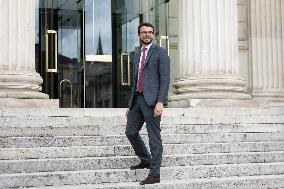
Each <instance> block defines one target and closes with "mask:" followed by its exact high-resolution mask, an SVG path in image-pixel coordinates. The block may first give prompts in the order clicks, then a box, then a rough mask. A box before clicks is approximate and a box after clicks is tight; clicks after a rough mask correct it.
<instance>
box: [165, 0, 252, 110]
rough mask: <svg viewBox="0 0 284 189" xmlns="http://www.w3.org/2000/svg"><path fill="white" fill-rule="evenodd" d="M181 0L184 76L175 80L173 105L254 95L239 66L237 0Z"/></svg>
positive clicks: (171, 101) (181, 64)
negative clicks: (248, 91) (248, 87)
mask: <svg viewBox="0 0 284 189" xmlns="http://www.w3.org/2000/svg"><path fill="white" fill-rule="evenodd" d="M179 3H180V4H179V9H180V10H179V12H180V14H179V20H180V22H179V26H180V32H179V47H180V49H179V51H180V73H179V75H180V78H179V79H177V80H176V81H175V82H174V83H173V87H174V93H175V95H174V96H172V97H170V99H169V100H170V104H169V105H170V106H171V107H188V106H192V105H193V104H192V102H194V101H195V102H197V101H200V100H201V99H203V100H202V101H203V102H205V101H206V102H205V103H207V102H208V103H209V102H210V100H209V99H230V100H231V99H251V96H250V95H247V94H245V93H246V83H245V81H244V79H243V78H241V76H240V70H239V62H238V17H237V0H180V1H179ZM193 99H197V100H193ZM211 101H215V102H216V100H211ZM218 103H219V102H218Z"/></svg>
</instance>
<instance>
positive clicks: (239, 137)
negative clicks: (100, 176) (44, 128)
mask: <svg viewBox="0 0 284 189" xmlns="http://www.w3.org/2000/svg"><path fill="white" fill-rule="evenodd" d="M142 138H143V140H144V141H148V136H147V135H143V136H142ZM162 140H163V143H164V144H190V143H231V142H275V141H284V133H209V134H207V133H206V134H164V135H162ZM128 144H129V141H128V139H127V137H126V136H124V135H109V136H56V137H4V138H0V149H1V148H34V147H67V146H112V145H128Z"/></svg>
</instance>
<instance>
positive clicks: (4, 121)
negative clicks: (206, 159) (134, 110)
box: [0, 114, 284, 127]
mask: <svg viewBox="0 0 284 189" xmlns="http://www.w3.org/2000/svg"><path fill="white" fill-rule="evenodd" d="M19 123H20V124H19ZM240 123H241V124H261V123H264V124H266V123H270V124H281V123H284V116H283V115H277V116H275V115H261V116H223V115H220V116H213V115H210V114H209V115H206V116H163V117H162V121H161V124H162V125H171V124H240ZM114 124H115V125H125V124H126V118H125V117H124V116H109V117H95V116H93V117H91V116H90V117H56V116H51V117H46V116H41V117H15V116H13V117H0V125H1V126H3V127H31V126H32V127H36V126H38V125H41V126H45V127H52V126H58V127H59V126H61V127H64V126H65V127H68V126H90V125H91V126H97V125H104V126H105V127H109V126H111V125H114Z"/></svg>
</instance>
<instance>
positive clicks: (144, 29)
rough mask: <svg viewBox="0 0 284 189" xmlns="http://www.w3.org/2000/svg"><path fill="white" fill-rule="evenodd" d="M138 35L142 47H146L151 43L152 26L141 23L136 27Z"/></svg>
mask: <svg viewBox="0 0 284 189" xmlns="http://www.w3.org/2000/svg"><path fill="white" fill-rule="evenodd" d="M138 35H139V38H140V42H141V43H142V45H144V46H146V45H148V44H150V43H152V41H153V36H154V26H153V25H152V24H150V23H141V24H140V25H139V26H138Z"/></svg>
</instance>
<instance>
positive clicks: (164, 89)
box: [129, 44, 170, 108]
mask: <svg viewBox="0 0 284 189" xmlns="http://www.w3.org/2000/svg"><path fill="white" fill-rule="evenodd" d="M140 54H141V52H140V48H139V49H137V50H136V52H135V55H134V60H133V64H134V66H133V68H134V69H133V73H134V75H133V76H134V79H133V83H132V94H131V97H130V100H129V108H131V106H132V105H133V99H134V96H135V93H136V91H137V79H138V69H139V61H140ZM169 84H170V59H169V57H168V54H167V51H166V49H163V48H161V47H158V46H157V45H155V44H152V45H151V47H150V49H149V51H148V53H147V57H146V60H145V63H144V66H143V72H142V85H143V94H144V99H145V101H146V103H147V105H149V106H155V105H156V103H157V102H162V103H163V104H164V105H165V104H167V101H168V90H169Z"/></svg>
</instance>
